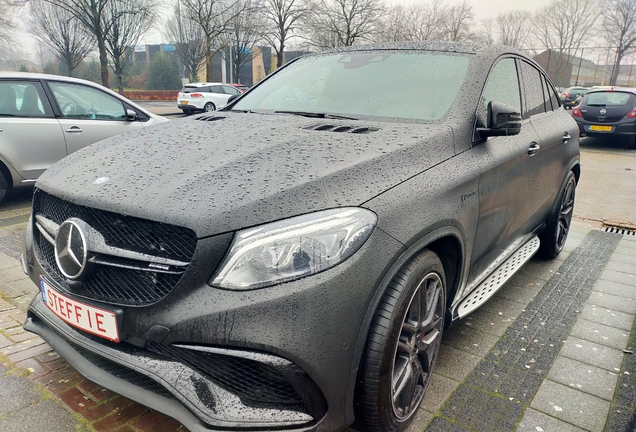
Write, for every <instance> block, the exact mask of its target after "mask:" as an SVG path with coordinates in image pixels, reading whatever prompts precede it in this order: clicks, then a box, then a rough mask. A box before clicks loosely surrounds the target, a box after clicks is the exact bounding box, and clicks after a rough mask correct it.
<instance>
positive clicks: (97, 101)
mask: <svg viewBox="0 0 636 432" xmlns="http://www.w3.org/2000/svg"><path fill="white" fill-rule="evenodd" d="M49 85H50V86H51V90H52V91H53V96H55V99H56V100H57V103H58V105H59V106H60V110H61V111H62V116H63V117H64V118H72V119H82V120H125V119H126V111H125V110H124V104H123V103H122V102H121V101H120V100H119V99H117V98H115V97H113V96H111V95H109V94H106V93H104V92H102V91H100V90H98V89H95V88H92V87H88V86H85V85H80V84H71V83H62V82H51V83H49Z"/></svg>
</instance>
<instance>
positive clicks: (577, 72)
mask: <svg viewBox="0 0 636 432" xmlns="http://www.w3.org/2000/svg"><path fill="white" fill-rule="evenodd" d="M584 52H585V48H581V57H580V58H579V68H578V70H577V71H576V82H575V83H574V85H575V86H577V85H579V74H580V73H581V62H582V61H583V53H584Z"/></svg>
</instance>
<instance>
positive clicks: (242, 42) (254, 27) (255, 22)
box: [229, 0, 265, 83]
mask: <svg viewBox="0 0 636 432" xmlns="http://www.w3.org/2000/svg"><path fill="white" fill-rule="evenodd" d="M246 1H247V4H246V5H240V4H239V5H237V7H240V8H242V9H243V11H242V12H241V13H238V14H236V17H235V18H234V20H233V21H232V22H231V26H232V28H233V29H234V31H233V33H232V34H231V35H230V47H229V48H230V67H231V68H232V76H233V78H234V82H239V83H240V82H241V81H240V75H239V71H240V70H241V66H243V65H245V64H247V63H249V62H250V60H252V58H253V57H254V52H255V51H254V49H253V48H254V46H255V45H256V43H257V42H259V41H260V40H261V35H262V34H263V28H264V27H265V24H264V23H263V21H262V20H261V15H260V14H259V13H258V12H259V8H257V7H255V6H254V5H253V4H252V3H251V1H250V0H246Z"/></svg>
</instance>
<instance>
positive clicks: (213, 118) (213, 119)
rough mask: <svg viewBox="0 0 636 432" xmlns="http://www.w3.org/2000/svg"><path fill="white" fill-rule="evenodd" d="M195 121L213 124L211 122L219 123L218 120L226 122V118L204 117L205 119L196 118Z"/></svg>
mask: <svg viewBox="0 0 636 432" xmlns="http://www.w3.org/2000/svg"><path fill="white" fill-rule="evenodd" d="M195 120H199V121H208V122H211V121H217V120H225V117H219V116H203V117H197V118H195Z"/></svg>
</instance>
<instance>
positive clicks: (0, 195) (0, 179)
mask: <svg viewBox="0 0 636 432" xmlns="http://www.w3.org/2000/svg"><path fill="white" fill-rule="evenodd" d="M8 190H9V182H8V181H7V179H6V177H5V176H4V174H2V173H0V202H2V201H3V200H4V198H5V197H6V196H7V191H8Z"/></svg>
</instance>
